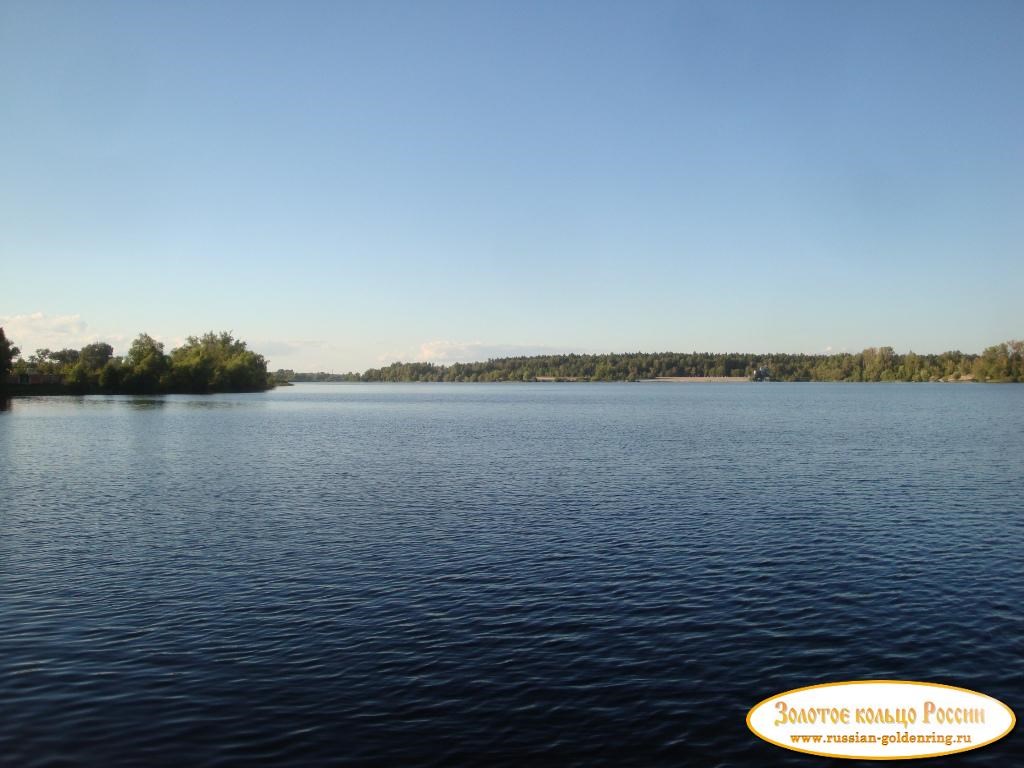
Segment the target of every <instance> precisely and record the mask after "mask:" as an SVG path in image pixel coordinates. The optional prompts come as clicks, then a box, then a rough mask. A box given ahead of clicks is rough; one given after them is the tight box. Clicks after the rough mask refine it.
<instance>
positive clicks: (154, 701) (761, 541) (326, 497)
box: [0, 384, 1024, 767]
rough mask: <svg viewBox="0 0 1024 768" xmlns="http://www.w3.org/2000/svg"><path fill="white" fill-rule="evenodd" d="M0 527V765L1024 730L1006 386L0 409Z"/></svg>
mask: <svg viewBox="0 0 1024 768" xmlns="http://www.w3.org/2000/svg"><path fill="white" fill-rule="evenodd" d="M0 534H2V535H0V763H3V764H5V765H16V766H26V767H27V766H37V765H38V766H44V765H45V766H50V765H90V766H91V765H110V766H122V765H123V766H136V765H175V766H178V765H194V766H227V765H240V764H247V765H256V764H267V765H294V766H299V765H302V766H305V765H336V764H352V765H364V764H365V765H462V764H466V765H523V764H541V765H615V766H621V765H644V766H647V765H673V766H679V765H701V766H704V765H707V766H714V765H723V766H733V765H751V766H755V765H756V766H765V765H807V766H814V765H822V764H825V763H827V762H828V761H827V760H826V759H824V758H817V757H812V756H808V755H800V754H797V753H792V752H788V751H785V750H781V749H778V748H777V747H773V746H771V745H768V744H766V743H764V742H761V741H760V740H758V739H757V738H756V737H754V736H753V735H752V734H751V733H750V732H749V731H748V730H747V728H746V725H745V722H744V718H745V716H746V713H747V710H748V709H749V708H750V707H751V706H753V705H754V704H755V703H757V702H758V701H760V700H761V699H763V698H765V697H767V696H770V695H772V694H774V693H777V692H780V691H782V690H786V689H790V688H795V687H799V686H805V685H811V684H814V683H819V682H827V681H833V680H849V679H860V678H894V679H911V680H930V681H934V682H940V683H948V684H952V685H958V686H963V687H967V688H972V689H975V690H980V691H983V692H985V693H988V694H990V695H992V696H995V697H997V698H999V699H1001V700H1003V701H1004V702H1006V703H1007V704H1008V705H1009V706H1010V707H1012V708H1014V709H1015V710H1016V711H1017V712H1018V713H1021V712H1024V578H1022V577H1024V387H1021V386H1013V385H1007V386H996V385H989V386H984V385H938V384H935V385H927V384H920V385H885V384H875V385H870V384H869V385H856V384H849V385H847V384H821V385H818V384H765V385H741V384H723V385H714V384H708V385H685V384H523V385H517V384H490V385H469V384H465V385H458V384H421V385H300V386H296V387H293V388H288V389H282V390H278V391H275V392H271V393H267V394H255V395H253V394H250V395H224V396H211V397H187V396H171V397H165V398H149V399H145V398H128V397H87V398H40V399H16V400H14V401H13V402H12V404H11V408H10V409H9V410H7V411H6V412H3V413H0ZM948 760H949V762H950V763H951V764H954V763H955V764H956V765H964V766H968V765H971V766H979V765H999V766H1007V765H1013V764H1015V762H1020V763H1022V764H1024V739H1022V738H1021V736H1020V735H1019V733H1018V732H1015V733H1013V734H1011V735H1010V736H1008V737H1007V738H1006V739H1004V740H1003V741H1001V742H999V743H997V744H994V745H991V746H989V747H985V748H983V749H981V750H977V751H975V752H969V753H965V754H963V755H958V756H955V757H953V758H949V759H948ZM844 764H849V763H844ZM929 764H930V765H937V764H939V763H938V762H937V761H934V760H933V761H931V762H930V763H929Z"/></svg>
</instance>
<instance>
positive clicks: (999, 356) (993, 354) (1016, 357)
mask: <svg viewBox="0 0 1024 768" xmlns="http://www.w3.org/2000/svg"><path fill="white" fill-rule="evenodd" d="M759 374H760V375H762V376H767V378H769V379H771V380H773V381H961V380H963V381H990V382H1013V381H1024V341H1007V342H1004V343H1002V344H996V345H994V346H991V347H988V348H987V349H985V350H984V351H983V352H982V353H981V354H965V353H962V352H943V353H942V354H937V355H936V354H927V355H925V354H916V353H914V352H908V353H906V354H903V355H901V354H897V353H896V352H895V351H894V350H893V348H892V347H870V348H868V349H865V350H863V351H861V352H857V353H847V352H844V353H839V354H826V355H805V354H780V353H771V354H732V353H712V352H689V353H677V352H650V353H648V352H635V353H626V354H604V355H577V354H571V355H538V356H534V357H503V358H493V359H490V360H487V361H486V362H478V363H452V364H451V365H436V364H434V363H393V364H391V365H388V366H385V367H381V368H370V369H369V370H367V371H364V372H363V373H343V374H333V373H331V374H329V373H323V372H320V373H296V372H295V371H291V370H279V371H277V372H276V373H275V374H274V375H275V377H278V378H280V379H281V380H287V381H380V382H408V381H461V382H472V381H535V380H537V379H546V378H555V379H575V380H578V381H639V380H641V379H654V378H658V377H672V376H700V377H705V376H733V377H748V378H754V377H758V375H759Z"/></svg>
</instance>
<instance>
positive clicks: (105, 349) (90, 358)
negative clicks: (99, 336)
mask: <svg viewBox="0 0 1024 768" xmlns="http://www.w3.org/2000/svg"><path fill="white" fill-rule="evenodd" d="M113 356H114V348H113V347H112V346H110V345H109V344H107V343H106V342H103V341H98V342H96V343H95V344H86V345H85V346H84V347H82V349H81V350H79V353H78V361H79V362H80V363H82V364H83V365H84V366H85V367H86V368H87V369H88V370H90V371H98V370H99V369H100V368H102V367H103V366H104V365H106V364H107V361H108V360H109V359H110V358H111V357H113Z"/></svg>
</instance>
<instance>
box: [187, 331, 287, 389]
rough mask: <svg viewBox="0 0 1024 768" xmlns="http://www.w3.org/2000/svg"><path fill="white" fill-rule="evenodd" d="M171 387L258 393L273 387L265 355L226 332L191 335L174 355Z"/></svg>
mask: <svg viewBox="0 0 1024 768" xmlns="http://www.w3.org/2000/svg"><path fill="white" fill-rule="evenodd" d="M168 381H169V383H170V387H171V388H172V389H173V390H174V391H176V392H193V393H205V392H257V391H261V390H264V389H267V388H269V387H271V386H273V383H272V381H271V379H270V377H269V376H268V374H267V361H266V360H265V359H264V358H263V355H259V354H256V353H255V352H252V351H250V350H249V349H247V348H246V345H245V342H244V341H238V340H237V339H235V338H234V337H232V335H231V334H230V333H229V332H227V331H225V332H222V333H219V334H215V333H212V332H211V333H207V334H204V335H203V336H190V337H189V338H188V340H187V341H186V343H185V344H184V345H182V346H181V347H178V348H177V349H175V350H173V351H172V352H171V358H170V371H169V374H168Z"/></svg>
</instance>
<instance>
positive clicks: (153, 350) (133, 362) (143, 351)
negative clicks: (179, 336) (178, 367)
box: [122, 333, 170, 394]
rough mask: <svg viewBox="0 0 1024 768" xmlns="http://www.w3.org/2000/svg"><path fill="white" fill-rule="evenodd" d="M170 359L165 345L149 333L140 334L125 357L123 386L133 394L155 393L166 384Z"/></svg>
mask: <svg viewBox="0 0 1024 768" xmlns="http://www.w3.org/2000/svg"><path fill="white" fill-rule="evenodd" d="M169 370H170V359H169V358H168V357H167V355H165V354H164V345H163V344H161V343H160V342H159V341H157V340H156V339H154V338H153V337H152V336H150V335H149V334H147V333H141V334H139V336H138V338H136V339H135V341H133V342H132V346H131V348H130V349H129V350H128V354H127V355H126V356H125V359H124V372H123V380H122V386H123V388H124V390H125V391H127V392H131V393H133V394H153V393H154V392H158V391H160V389H161V387H162V385H164V384H166V381H165V377H166V376H167V373H168V371H169Z"/></svg>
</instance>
